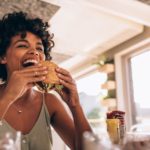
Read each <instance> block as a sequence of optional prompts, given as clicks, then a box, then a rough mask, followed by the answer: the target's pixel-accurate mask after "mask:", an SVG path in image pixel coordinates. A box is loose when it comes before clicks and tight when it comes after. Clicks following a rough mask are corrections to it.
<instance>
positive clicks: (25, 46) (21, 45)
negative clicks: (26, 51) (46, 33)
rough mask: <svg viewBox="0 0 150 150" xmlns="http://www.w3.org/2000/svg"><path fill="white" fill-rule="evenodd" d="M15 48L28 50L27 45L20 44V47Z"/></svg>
mask: <svg viewBox="0 0 150 150" xmlns="http://www.w3.org/2000/svg"><path fill="white" fill-rule="evenodd" d="M17 48H28V45H25V44H20V45H18V46H17Z"/></svg>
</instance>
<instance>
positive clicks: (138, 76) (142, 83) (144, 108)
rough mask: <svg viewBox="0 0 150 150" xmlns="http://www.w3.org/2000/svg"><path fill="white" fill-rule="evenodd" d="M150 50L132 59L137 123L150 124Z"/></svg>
mask: <svg viewBox="0 0 150 150" xmlns="http://www.w3.org/2000/svg"><path fill="white" fill-rule="evenodd" d="M149 66H150V50H149V51H146V52H143V53H141V54H139V55H137V56H134V57H131V72H132V74H131V75H132V81H133V101H134V104H135V116H136V118H135V121H136V123H147V122H150V115H149V114H150V91H149V85H150V69H149Z"/></svg>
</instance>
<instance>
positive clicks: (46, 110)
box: [42, 93, 53, 143]
mask: <svg viewBox="0 0 150 150" xmlns="http://www.w3.org/2000/svg"><path fill="white" fill-rule="evenodd" d="M42 100H43V106H44V113H45V118H46V124H47V127H48V131H49V134H50V140H51V143H53V140H52V133H51V126H50V119H51V118H50V115H49V112H48V109H47V106H46V104H45V93H42Z"/></svg>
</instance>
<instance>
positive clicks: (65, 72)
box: [56, 67, 71, 76]
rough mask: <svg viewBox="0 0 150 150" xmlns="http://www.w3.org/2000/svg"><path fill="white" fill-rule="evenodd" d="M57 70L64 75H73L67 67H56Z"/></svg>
mask: <svg viewBox="0 0 150 150" xmlns="http://www.w3.org/2000/svg"><path fill="white" fill-rule="evenodd" d="M56 71H57V72H58V73H61V74H63V75H67V76H71V75H70V72H68V71H67V70H65V69H63V68H60V67H58V68H56Z"/></svg>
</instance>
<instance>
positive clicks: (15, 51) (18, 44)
mask: <svg viewBox="0 0 150 150" xmlns="http://www.w3.org/2000/svg"><path fill="white" fill-rule="evenodd" d="M44 59H45V55H44V47H43V44H42V41H41V39H40V38H39V37H37V36H36V35H34V34H32V33H31V32H26V37H25V38H22V37H21V35H16V36H14V37H13V38H12V39H11V43H10V46H9V47H8V49H7V51H6V56H5V60H6V68H7V74H8V77H9V76H10V74H11V73H12V72H13V71H15V70H19V69H22V68H24V67H25V65H26V64H27V63H32V64H37V63H39V61H41V60H44Z"/></svg>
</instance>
